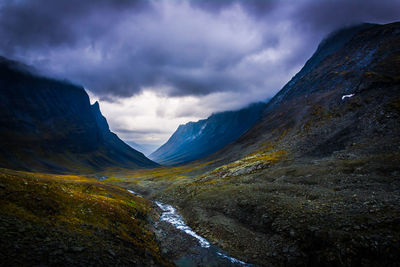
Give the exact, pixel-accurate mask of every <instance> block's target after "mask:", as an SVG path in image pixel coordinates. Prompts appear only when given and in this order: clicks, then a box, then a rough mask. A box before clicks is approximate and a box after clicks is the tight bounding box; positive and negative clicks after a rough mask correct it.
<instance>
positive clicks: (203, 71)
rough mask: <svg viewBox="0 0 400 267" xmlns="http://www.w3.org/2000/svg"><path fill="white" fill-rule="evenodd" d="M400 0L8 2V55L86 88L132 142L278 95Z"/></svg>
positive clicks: (1, 3)
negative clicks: (341, 38)
mask: <svg viewBox="0 0 400 267" xmlns="http://www.w3.org/2000/svg"><path fill="white" fill-rule="evenodd" d="M398 20H400V0H353V1H352V0H319V1H318V0H293V1H291V0H282V1H278V0H275V1H273V0H270V1H268V0H266V1H262V0H246V1H245V0H243V1H240V0H237V1H234V0H232V1H228V0H226V1H225V0H215V1H211V0H203V1H195V0H192V1H174V0H168V1H162V0H154V1H144V0H140V1H135V0H132V1H129V0H84V1H83V0H57V1H55V0H30V1H28V0H14V1H13V0H0V55H2V56H5V57H8V58H10V59H15V60H19V61H22V62H24V63H27V64H30V65H32V66H34V67H35V68H37V69H39V70H40V71H42V72H43V73H46V74H47V75H52V76H54V77H59V78H62V79H64V78H65V79H68V80H71V81H72V82H75V83H78V84H81V85H82V86H84V87H85V88H86V89H87V90H88V91H90V92H89V94H90V97H91V99H92V101H94V100H99V102H100V108H101V110H102V112H103V114H104V115H105V116H106V118H107V119H108V122H109V124H110V127H111V129H112V130H113V131H114V132H116V133H117V134H118V135H119V136H120V137H121V138H122V139H124V140H126V141H135V142H136V143H140V144H153V145H160V144H162V143H163V142H165V141H166V140H167V139H168V137H169V136H170V135H171V134H172V133H173V132H174V130H175V129H176V128H177V127H178V125H179V124H182V123H186V122H188V121H190V120H198V119H203V118H206V117H207V116H209V115H210V114H211V113H213V112H218V111H223V110H231V109H237V108H241V107H244V106H246V105H247V104H249V103H251V102H257V101H263V100H265V99H267V98H269V97H271V96H273V95H274V94H275V93H276V92H277V91H279V90H280V89H281V88H282V86H283V85H284V84H285V83H286V82H287V81H288V80H289V79H290V78H291V77H292V76H293V75H294V74H295V73H296V72H297V71H299V70H300V68H301V67H302V66H303V65H304V63H305V61H306V60H307V59H308V58H309V57H310V56H311V55H312V53H313V52H314V51H315V49H316V48H317V46H318V43H319V42H320V41H321V40H322V39H323V38H324V36H326V35H327V34H328V33H330V32H332V31H333V30H336V29H338V28H340V27H344V26H349V25H352V24H357V23H360V22H375V23H387V22H393V21H398Z"/></svg>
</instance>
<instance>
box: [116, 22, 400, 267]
mask: <svg viewBox="0 0 400 267" xmlns="http://www.w3.org/2000/svg"><path fill="white" fill-rule="evenodd" d="M399 47H400V23H392V24H387V25H372V24H367V25H361V26H357V27H353V28H348V29H345V30H342V31H338V32H336V33H334V34H332V35H331V36H329V37H328V38H327V39H326V40H325V41H324V42H322V43H321V45H320V47H319V48H318V50H317V51H316V53H315V54H314V55H313V57H312V58H310V60H309V61H308V62H307V63H306V65H305V66H304V68H303V69H302V70H301V71H300V72H299V74H297V75H296V76H295V77H294V78H293V79H292V80H291V81H290V82H289V83H288V84H287V85H286V86H285V87H284V88H283V89H282V90H281V91H280V92H279V93H278V94H277V95H276V96H275V97H274V98H273V99H271V101H269V103H268V104H267V107H266V109H265V111H264V114H263V117H262V118H261V119H260V120H259V121H258V123H256V125H255V126H253V127H252V128H251V129H249V130H248V131H247V132H246V133H245V134H244V135H243V136H241V137H240V138H239V139H238V140H237V141H235V142H234V143H232V144H230V145H228V146H226V147H225V148H223V149H222V150H220V151H218V152H216V153H214V154H213V155H211V156H209V157H206V158H204V159H201V160H200V161H197V162H193V163H190V164H186V165H183V166H176V167H169V168H168V167H164V168H158V169H154V170H147V171H146V170H143V171H133V172H127V173H125V174H123V175H122V174H120V175H118V174H115V175H114V176H113V177H112V178H110V179H109V180H110V182H114V183H116V184H119V185H121V186H131V187H133V188H135V190H137V191H138V192H141V193H142V194H144V195H145V196H147V197H148V198H152V199H158V200H161V201H164V202H167V203H171V204H174V205H175V206H176V207H178V209H179V210H180V212H181V214H182V215H183V216H184V218H185V219H186V221H187V223H188V224H189V225H190V226H191V227H192V228H193V229H194V230H196V231H198V232H199V233H200V234H201V235H203V236H205V237H206V238H207V239H208V240H210V241H211V242H213V243H214V244H218V245H219V246H220V247H222V248H223V249H225V250H227V251H228V252H229V253H231V255H233V256H235V257H237V258H239V259H241V260H243V261H245V262H249V263H253V264H257V265H260V266H288V265H289V266H321V265H323V266H398V262H400V259H399V255H400V253H399V252H400V247H399V245H400V243H399V240H400V229H399V225H400V224H399V222H400V209H399V206H398V203H399V200H400V194H399V192H400V190H399V189H400V180H399V178H400V104H399V103H400V49H399ZM250 244H251V245H250Z"/></svg>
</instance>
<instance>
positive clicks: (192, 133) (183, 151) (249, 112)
mask: <svg viewBox="0 0 400 267" xmlns="http://www.w3.org/2000/svg"><path fill="white" fill-rule="evenodd" d="M264 108H265V103H255V104H252V105H250V106H248V107H246V108H243V109H240V110H237V111H225V112H220V113H216V114H213V115H211V116H210V117H208V118H207V119H205V120H199V121H197V122H189V123H186V124H185V125H180V126H179V127H178V129H177V130H176V131H175V132H174V133H173V134H172V136H171V137H170V138H169V140H168V141H167V142H166V143H165V144H164V145H162V146H161V147H160V148H158V149H157V150H156V151H155V152H153V153H152V154H151V155H150V156H149V158H150V159H152V160H154V161H156V162H158V163H160V164H162V165H177V164H182V163H185V162H190V161H193V160H196V159H199V158H202V157H205V156H208V155H210V154H212V153H214V152H215V151H217V150H219V149H221V148H223V147H224V146H225V145H227V144H229V143H231V142H233V141H235V140H236V139H237V138H238V137H240V136H241V135H242V134H243V133H245V132H246V131H247V130H248V129H249V128H250V127H251V126H252V125H253V124H254V123H255V122H256V121H257V120H258V119H259V118H260V117H261V114H262V111H263V110H264Z"/></svg>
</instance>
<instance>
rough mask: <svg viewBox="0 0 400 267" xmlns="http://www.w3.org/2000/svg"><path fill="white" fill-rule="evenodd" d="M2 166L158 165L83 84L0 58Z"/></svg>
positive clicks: (97, 167)
mask: <svg viewBox="0 0 400 267" xmlns="http://www.w3.org/2000/svg"><path fill="white" fill-rule="evenodd" d="M0 96H1V103H0V113H1V114H2V116H1V118H0V136H1V138H0V166H2V167H7V168H15V169H24V170H53V171H88V170H100V169H104V168H107V167H113V168H114V167H125V168H143V167H154V166H157V164H155V163H154V162H152V161H150V160H149V159H147V158H146V157H145V156H144V155H143V154H142V153H140V152H137V151H135V150H134V149H132V148H131V147H129V146H128V145H127V144H125V143H124V142H122V141H121V140H120V139H119V138H118V137H117V136H116V135H115V134H114V133H112V132H111V131H110V129H109V127H108V124H107V121H106V119H105V118H104V117H103V115H102V114H101V112H100V108H99V104H98V103H97V102H96V103H95V104H94V105H92V106H91V105H90V102H89V97H88V95H87V94H86V92H85V90H84V89H83V88H82V87H79V86H76V85H73V84H71V83H69V82H66V81H57V80H53V79H48V78H46V77H42V76H39V75H37V74H34V73H32V71H31V69H30V68H29V67H27V66H25V65H23V64H21V63H18V62H14V61H9V60H7V59H5V58H0Z"/></svg>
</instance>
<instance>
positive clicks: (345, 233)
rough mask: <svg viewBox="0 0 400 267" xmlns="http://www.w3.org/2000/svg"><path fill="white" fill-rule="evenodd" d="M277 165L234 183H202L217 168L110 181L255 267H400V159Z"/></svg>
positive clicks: (219, 175) (336, 158)
mask: <svg viewBox="0 0 400 267" xmlns="http://www.w3.org/2000/svg"><path fill="white" fill-rule="evenodd" d="M269 163H270V164H269V165H268V167H263V168H261V169H254V168H251V169H250V171H249V172H247V173H237V172H236V173H235V172H233V173H230V174H229V175H225V174H226V172H225V173H224V172H223V171H220V172H215V170H212V171H209V172H206V173H205V174H202V175H198V173H201V171H200V170H201V169H202V168H203V169H204V168H207V165H208V163H206V164H202V165H200V164H191V165H186V166H181V167H170V168H167V167H165V168H158V169H153V170H147V171H136V172H132V173H123V174H120V175H118V174H115V175H113V176H112V177H110V178H109V179H107V181H108V182H111V183H115V184H118V185H120V186H122V187H126V188H134V190H135V191H138V192H140V193H141V194H143V195H145V196H146V197H147V198H149V199H157V200H160V201H164V202H167V203H171V204H173V205H175V206H176V207H178V209H179V211H180V212H181V213H182V215H183V216H184V218H185V220H187V222H188V224H189V225H190V226H191V227H192V228H193V229H194V230H195V231H196V232H198V233H199V234H201V235H202V236H204V237H206V238H207V239H208V240H210V241H211V242H212V243H213V244H216V245H218V246H220V247H221V248H223V249H224V250H226V251H228V252H229V253H230V254H231V255H233V256H234V257H237V258H239V259H241V260H243V261H245V262H248V263H252V264H256V265H260V266H283V265H290V266H321V264H322V265H325V266H326V265H328V266H339V265H340V266H355V265H362V266H382V265H383V266H398V265H399V262H400V258H399V255H400V242H399V240H400V228H399V227H400V207H399V205H398V204H399V203H400V190H399V189H400V181H399V179H398V178H399V175H400V170H399V167H398V166H400V164H399V155H397V154H396V155H395V154H393V155H380V156H376V155H375V156H373V157H372V156H371V157H364V158H363V157H357V158H349V157H344V156H343V155H340V154H336V155H333V156H331V157H327V158H323V159H314V160H310V159H306V160H293V159H284V158H282V159H280V160H277V161H274V162H269ZM220 170H221V169H220Z"/></svg>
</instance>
